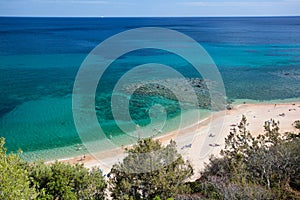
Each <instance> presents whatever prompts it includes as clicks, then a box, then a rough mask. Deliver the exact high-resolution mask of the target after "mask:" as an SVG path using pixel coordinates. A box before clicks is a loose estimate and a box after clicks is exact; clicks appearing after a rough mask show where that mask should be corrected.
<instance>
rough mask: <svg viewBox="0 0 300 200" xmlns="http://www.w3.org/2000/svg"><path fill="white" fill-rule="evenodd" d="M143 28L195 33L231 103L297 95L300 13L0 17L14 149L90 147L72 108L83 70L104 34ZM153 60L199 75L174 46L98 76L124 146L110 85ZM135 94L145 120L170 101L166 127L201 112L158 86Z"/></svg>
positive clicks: (7, 133)
mask: <svg viewBox="0 0 300 200" xmlns="http://www.w3.org/2000/svg"><path fill="white" fill-rule="evenodd" d="M140 27H161V28H168V29H172V30H176V31H179V32H181V33H183V34H186V35H187V36H189V37H191V38H193V39H194V40H195V41H197V42H198V43H199V44H200V45H201V46H202V47H203V48H204V49H205V50H206V51H207V52H208V54H209V55H210V56H211V58H212V59H213V61H214V62H215V64H216V66H217V68H218V70H219V71H220V74H221V76H222V78H223V82H224V86H225V91H226V99H227V101H228V103H232V102H239V101H241V100H240V99H243V100H242V101H257V102H262V101H271V102H272V101H278V100H283V101H288V100H289V99H298V98H300V37H299V34H300V31H299V30H300V17H297V16H296V17H294V16H289V17H142V18H136V17H126V18H124V17H123V18H121V17H112V18H111V17H103V18H102V17H96V18H95V17H84V18H79V17H76V18H75V17H55V18H51V17H41V18H36V17H0V61H1V63H0V77H1V78H0V88H1V89H0V91H1V93H0V137H5V138H6V147H7V148H8V150H9V151H14V152H16V151H17V150H18V149H22V150H23V152H24V153H23V155H22V156H23V157H24V158H25V159H26V160H31V161H32V160H35V159H46V160H48V159H58V158H63V157H68V156H72V155H77V154H82V153H83V152H86V153H87V150H85V149H84V147H83V146H82V144H81V139H80V137H79V135H78V133H77V130H76V127H75V124H74V121H73V115H72V92H73V85H74V81H75V77H76V74H77V72H78V70H79V68H80V66H81V64H82V62H83V61H84V59H85V58H86V57H87V55H88V54H89V53H90V52H91V51H92V50H93V49H94V48H95V47H96V46H97V45H99V44H100V43H101V42H103V41H104V40H106V39H107V38H109V37H111V36H113V35H115V34H118V33H121V32H122V31H126V30H130V29H134V28H140ZM126 42H130V41H126ZM147 63H160V64H164V65H168V66H171V67H172V68H173V69H175V70H177V71H178V72H180V73H181V74H183V75H184V77H186V78H189V79H195V78H198V79H199V80H200V79H201V75H200V76H199V74H196V73H195V71H194V70H193V69H192V67H191V65H190V64H189V63H188V62H187V61H186V60H185V59H183V58H181V57H179V56H177V55H174V54H172V53H169V52H165V51H160V50H154V49H143V50H137V51H132V52H129V53H127V54H125V55H122V56H120V57H119V58H118V60H116V61H114V62H113V63H112V65H111V66H110V70H108V71H107V72H106V74H105V76H104V77H103V79H101V81H100V82H99V85H100V86H101V87H100V86H99V87H98V89H97V93H96V98H95V110H96V113H97V118H98V122H99V125H101V127H102V128H103V130H104V132H105V135H106V136H107V138H110V137H111V138H112V140H113V141H114V142H115V143H117V144H118V145H120V146H121V145H126V144H128V143H130V142H131V141H132V140H131V139H130V138H131V137H130V136H128V135H126V134H125V133H124V132H123V131H122V130H121V129H120V128H119V127H118V126H117V124H116V121H115V119H114V117H113V115H112V110H111V106H110V105H111V94H112V90H113V89H114V86H115V85H116V83H117V82H118V80H119V79H120V78H121V77H122V75H124V73H126V72H127V71H130V70H131V69H133V68H134V67H135V66H138V65H143V64H147ZM119 95H120V97H119V98H123V97H124V95H123V94H119ZM125 96H126V95H125ZM202 100H203V101H205V99H202ZM130 102H133V103H131V104H130V114H131V117H132V119H133V120H134V122H135V123H136V124H138V125H140V126H146V125H148V124H149V123H151V120H150V118H149V113H148V110H149V108H150V107H152V106H153V105H156V104H160V105H163V106H164V107H165V109H166V111H167V123H166V126H165V127H164V129H163V133H165V132H168V131H170V130H173V129H176V128H178V124H177V123H178V120H179V119H178V117H179V116H181V115H182V114H187V115H190V116H193V114H192V113H194V111H192V110H189V109H187V110H185V111H182V110H181V109H180V107H179V105H178V101H177V100H176V99H173V98H163V97H162V96H159V95H153V94H152V95H149V94H147V93H137V94H134V95H132V96H131V101H130ZM199 108H200V111H199V112H200V116H201V118H205V117H206V116H208V114H209V113H210V112H211V110H210V106H209V105H207V104H201V105H200V107H199ZM196 113H197V114H199V113H198V111H197V112H196ZM194 114H195V113H194ZM191 118H192V117H191ZM122 123H124V124H125V125H126V123H127V122H126V121H122ZM190 123H194V121H193V120H191V121H190ZM186 125H188V124H186ZM132 131H134V130H132ZM100 143H101V142H100ZM78 145H79V146H82V148H80V151H78ZM105 148H107V147H106V146H105V145H104V144H103V150H105Z"/></svg>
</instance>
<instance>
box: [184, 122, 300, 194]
mask: <svg viewBox="0 0 300 200" xmlns="http://www.w3.org/2000/svg"><path fill="white" fill-rule="evenodd" d="M247 125H248V123H247V119H246V118H245V117H243V118H242V121H241V122H240V123H239V125H238V127H237V128H236V129H234V131H232V132H231V133H230V134H229V136H228V137H227V138H226V139H225V149H224V150H222V152H221V154H222V157H221V158H216V157H211V158H210V163H209V164H208V165H207V166H206V168H205V170H204V171H203V172H202V173H201V178H200V179H199V180H198V181H196V182H195V183H189V185H190V186H191V187H192V190H193V192H194V193H201V194H203V195H204V196H206V197H207V198H213V199H280V198H281V199H299V198H300V165H299V163H300V146H299V144H300V138H299V134H294V133H286V134H280V133H279V122H275V121H269V122H266V124H265V126H264V127H265V134H263V135H259V136H258V137H253V136H252V135H251V133H250V132H249V131H248V130H247Z"/></svg>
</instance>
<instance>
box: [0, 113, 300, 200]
mask: <svg viewBox="0 0 300 200" xmlns="http://www.w3.org/2000/svg"><path fill="white" fill-rule="evenodd" d="M299 122H300V121H296V122H295V123H294V124H293V125H294V126H295V127H296V128H297V127H299ZM247 126H248V123H247V119H246V118H245V117H243V118H242V120H241V122H240V123H239V125H238V126H237V128H236V129H234V130H233V131H232V132H230V134H229V135H228V136H227V137H226V139H225V148H224V149H223V150H222V151H221V156H219V157H214V156H211V158H210V161H209V163H208V164H207V165H206V167H205V169H204V170H203V171H202V172H201V178H200V179H198V180H196V181H194V182H186V181H187V180H188V178H189V177H190V176H191V175H192V174H193V169H192V167H191V165H190V164H189V162H186V161H184V160H183V158H182V156H181V155H180V154H179V153H178V152H177V150H176V144H175V142H174V141H171V142H170V143H169V144H168V145H167V146H162V145H161V144H160V143H159V142H158V141H154V140H152V139H144V140H140V141H139V142H138V143H137V144H136V145H134V146H133V147H131V148H129V149H126V153H127V156H126V157H125V158H124V160H123V161H122V162H119V163H118V164H115V165H114V166H113V167H112V169H111V172H110V176H109V180H108V181H105V178H104V177H103V175H102V173H101V172H100V169H97V168H95V169H92V170H89V169H86V168H84V166H83V165H78V164H77V165H70V164H65V163H59V162H55V163H53V164H45V163H43V162H37V163H27V162H24V161H22V160H21V159H20V157H19V154H20V153H18V154H7V152H6V149H5V148H4V139H3V138H0V199H8V200H14V199H43V200H48V199H49V200H52V199H55V200H64V199H67V200H69V199H71V200H72V199H95V200H96V199H105V197H108V195H110V197H111V198H112V199H124V200H125V199H128V200H129V199H132V200H135V199H137V200H138V199H150V200H166V199H167V200H180V199H186V200H188V199H191V200H192V199H300V165H299V163H300V145H299V144H300V133H285V134H281V133H280V132H279V122H275V121H272V122H266V124H265V125H264V128H265V133H264V134H261V135H259V136H258V137H253V136H252V135H251V133H250V131H249V130H248V129H247ZM298 129H299V128H298Z"/></svg>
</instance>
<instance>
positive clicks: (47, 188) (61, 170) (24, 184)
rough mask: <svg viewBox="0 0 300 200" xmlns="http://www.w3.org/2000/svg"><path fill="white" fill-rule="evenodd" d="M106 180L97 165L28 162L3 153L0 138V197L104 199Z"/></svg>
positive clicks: (12, 199) (0, 139)
mask: <svg viewBox="0 0 300 200" xmlns="http://www.w3.org/2000/svg"><path fill="white" fill-rule="evenodd" d="M105 188H106V183H105V181H104V178H103V176H102V174H101V173H100V171H99V169H96V168H95V169H92V170H88V169H87V168H84V166H83V165H70V164H65V163H59V162H55V163H54V164H48V165H46V164H45V163H43V162H38V163H34V164H29V163H27V162H24V161H22V160H21V159H20V156H19V154H9V155H7V154H6V149H5V148H4V139H3V138H0V199H5V200H19V199H24V200H25V199H26V200H27V199H43V200H46V199H49V200H50V199H55V200H60V199H66V200H72V199H95V200H97V199H104V191H105Z"/></svg>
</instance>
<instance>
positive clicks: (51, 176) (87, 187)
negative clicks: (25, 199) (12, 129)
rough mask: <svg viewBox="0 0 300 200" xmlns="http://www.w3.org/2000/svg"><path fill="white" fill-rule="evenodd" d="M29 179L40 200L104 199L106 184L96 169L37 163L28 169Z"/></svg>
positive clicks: (56, 163) (63, 164)
mask: <svg viewBox="0 0 300 200" xmlns="http://www.w3.org/2000/svg"><path fill="white" fill-rule="evenodd" d="M30 178H31V185H33V186H35V187H36V190H37V191H39V198H40V199H104V190H105V188H106V184H105V181H104V179H103V176H102V174H101V172H100V171H99V169H97V168H94V169H92V170H91V171H89V170H88V169H87V168H85V167H84V166H83V165H79V164H76V165H70V164H65V163H60V162H55V163H54V164H51V165H46V164H44V163H43V162H38V163H35V164H34V165H32V166H31V167H30Z"/></svg>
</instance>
